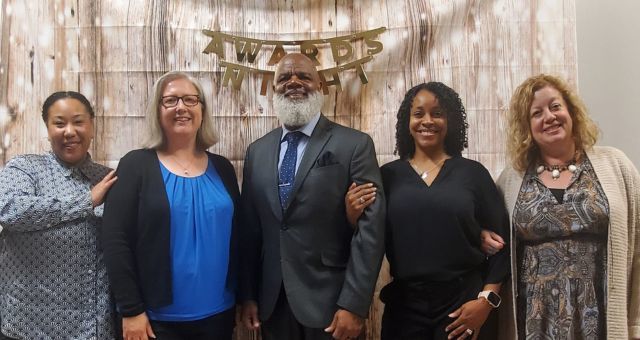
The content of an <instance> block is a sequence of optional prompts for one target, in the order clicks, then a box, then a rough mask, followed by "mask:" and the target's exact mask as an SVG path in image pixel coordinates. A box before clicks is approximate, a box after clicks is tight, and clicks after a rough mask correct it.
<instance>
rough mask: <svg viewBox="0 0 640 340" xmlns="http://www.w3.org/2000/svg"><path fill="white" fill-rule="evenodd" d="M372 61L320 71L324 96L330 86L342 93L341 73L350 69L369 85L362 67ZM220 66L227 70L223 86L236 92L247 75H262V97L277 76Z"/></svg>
mask: <svg viewBox="0 0 640 340" xmlns="http://www.w3.org/2000/svg"><path fill="white" fill-rule="evenodd" d="M371 60H373V56H366V57H364V58H360V59H358V60H354V61H352V62H350V63H348V64H346V65H342V66H336V67H332V68H327V69H324V70H318V75H319V76H320V80H321V81H322V92H323V93H324V94H329V86H335V87H336V90H337V91H341V90H342V85H341V83H340V76H339V73H340V72H342V71H346V70H350V69H354V70H355V71H356V74H358V77H360V82H361V83H362V84H367V83H368V82H369V79H368V78H367V74H366V73H365V72H364V69H363V68H362V65H363V64H364V63H367V62H369V61H371ZM220 66H221V67H224V68H225V70H224V75H223V76H222V86H228V85H229V83H231V85H232V86H233V89H234V90H240V87H241V86H242V81H243V80H244V76H245V74H247V73H253V74H258V75H260V76H261V77H262V82H261V85H260V95H261V96H265V95H266V94H267V89H268V88H269V84H270V83H272V82H273V76H274V74H275V72H273V71H267V70H260V69H257V68H253V67H248V66H244V65H240V64H234V63H229V62H226V61H224V60H220ZM327 76H331V80H327Z"/></svg>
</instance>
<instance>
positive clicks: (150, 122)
mask: <svg viewBox="0 0 640 340" xmlns="http://www.w3.org/2000/svg"><path fill="white" fill-rule="evenodd" d="M176 79H186V80H188V81H189V82H191V84H193V86H194V87H195V88H196V90H198V96H199V97H200V103H201V105H202V124H201V125H200V128H198V132H197V134H196V147H197V148H198V149H199V150H207V149H208V148H209V147H211V146H212V145H214V144H216V143H217V142H218V135H217V134H216V132H215V130H214V129H213V122H212V119H211V113H210V112H209V105H207V100H206V96H205V95H204V91H203V90H202V85H200V82H199V81H198V80H196V79H195V78H193V77H191V76H190V75H188V74H186V73H184V72H179V71H171V72H167V73H165V74H163V75H162V76H161V77H160V78H158V80H156V82H155V84H153V90H151V93H152V98H151V101H150V102H149V105H148V106H147V139H146V140H145V142H144V143H143V144H142V146H143V147H145V148H147V149H158V148H160V149H161V148H163V147H164V146H165V145H166V143H167V141H166V136H165V135H164V133H163V132H162V127H161V126H160V100H161V99H162V92H163V91H164V88H165V87H166V86H167V84H168V83H169V82H171V81H174V80H176Z"/></svg>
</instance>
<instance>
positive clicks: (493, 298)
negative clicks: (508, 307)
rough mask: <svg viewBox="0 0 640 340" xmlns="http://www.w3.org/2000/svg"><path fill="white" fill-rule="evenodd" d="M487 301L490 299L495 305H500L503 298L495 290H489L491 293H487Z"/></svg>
mask: <svg viewBox="0 0 640 340" xmlns="http://www.w3.org/2000/svg"><path fill="white" fill-rule="evenodd" d="M487 301H489V303H490V304H491V305H493V306H494V307H498V306H499V305H500V301H501V299H500V297H499V296H498V294H496V293H494V292H489V295H487Z"/></svg>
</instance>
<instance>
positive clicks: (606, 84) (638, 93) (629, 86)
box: [576, 0, 640, 168]
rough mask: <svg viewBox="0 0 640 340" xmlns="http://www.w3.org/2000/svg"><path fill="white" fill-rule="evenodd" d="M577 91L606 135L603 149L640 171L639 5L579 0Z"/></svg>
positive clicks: (632, 0)
mask: <svg viewBox="0 0 640 340" xmlns="http://www.w3.org/2000/svg"><path fill="white" fill-rule="evenodd" d="M576 20H577V22H576V27H577V29H576V30H577V41H578V91H579V94H580V96H581V97H582V99H583V100H584V101H585V103H586V105H587V108H588V109H589V112H590V114H591V117H592V118H593V119H594V120H595V121H596V123H597V124H598V125H599V126H600V129H601V130H602V138H601V139H600V142H599V143H598V144H600V145H611V146H615V147H617V148H619V149H621V150H622V151H624V152H625V153H626V154H627V156H628V157H629V158H630V159H631V161H633V163H634V164H635V166H636V168H640V1H638V0H606V1H602V0H577V1H576Z"/></svg>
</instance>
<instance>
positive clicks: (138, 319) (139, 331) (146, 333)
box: [122, 313, 156, 340]
mask: <svg viewBox="0 0 640 340" xmlns="http://www.w3.org/2000/svg"><path fill="white" fill-rule="evenodd" d="M122 337H123V338H124V340H148V339H155V338H156V335H155V334H153V329H151V324H150V323H149V318H147V313H142V314H138V315H136V316H130V317H124V318H122Z"/></svg>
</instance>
